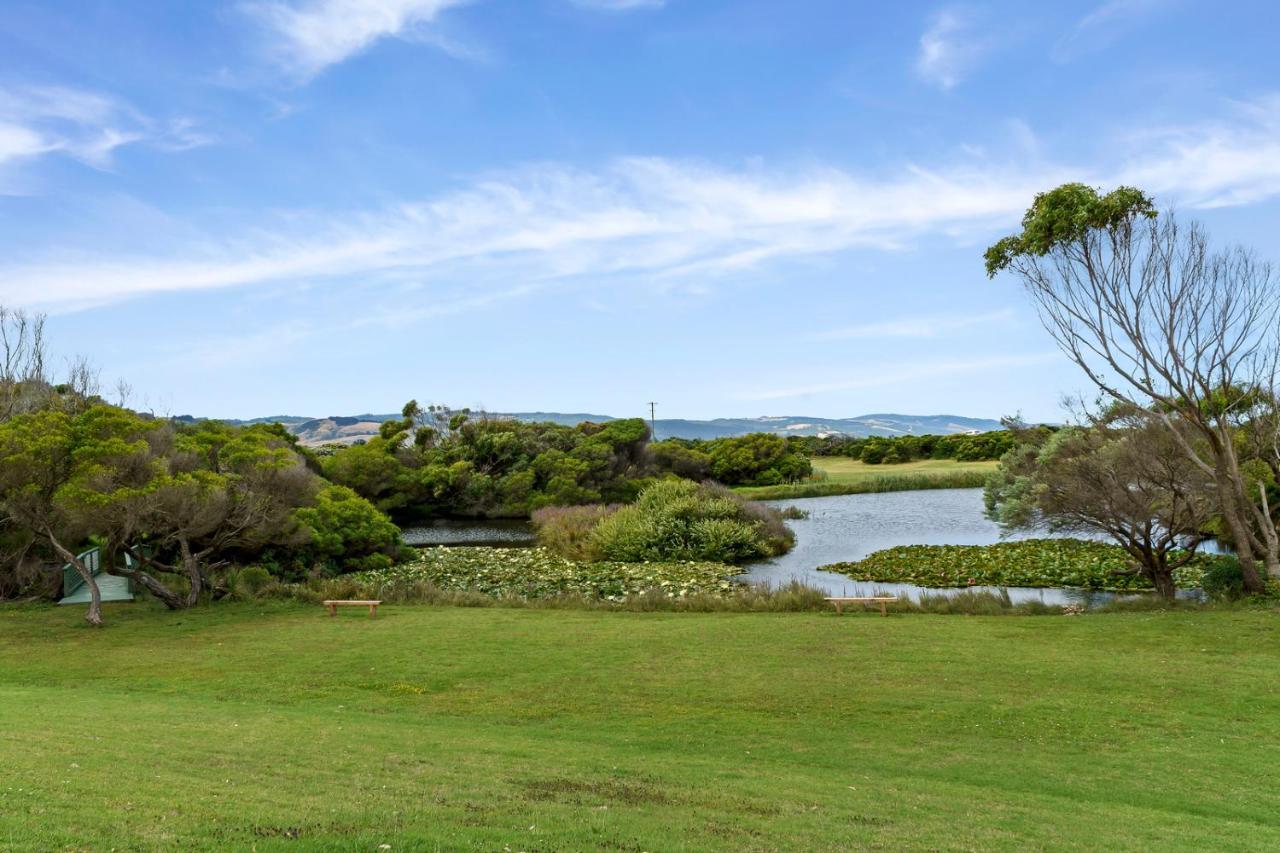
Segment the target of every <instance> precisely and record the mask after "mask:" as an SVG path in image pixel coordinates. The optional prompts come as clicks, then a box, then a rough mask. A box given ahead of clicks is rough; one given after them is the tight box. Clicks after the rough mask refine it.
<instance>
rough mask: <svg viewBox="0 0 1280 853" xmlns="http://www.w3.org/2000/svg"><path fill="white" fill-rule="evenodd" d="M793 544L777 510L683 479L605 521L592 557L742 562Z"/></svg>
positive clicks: (594, 535)
mask: <svg viewBox="0 0 1280 853" xmlns="http://www.w3.org/2000/svg"><path fill="white" fill-rule="evenodd" d="M790 545H791V537H790V531H789V530H787V528H786V525H784V524H783V523H782V520H781V517H780V516H779V515H778V513H777V511H776V510H773V509H771V508H768V507H765V506H763V505H761V504H747V503H745V502H744V501H743V500H742V499H740V498H739V497H737V496H736V495H734V494H733V493H732V492H730V491H728V490H727V489H724V488H720V487H714V486H710V485H698V484H696V483H691V482H688V481H683V480H668V481H663V482H659V483H655V484H654V485H652V486H650V487H649V488H647V489H645V490H644V491H643V492H642V493H641V494H640V497H639V498H638V499H637V500H636V502H635V503H634V504H632V505H630V506H626V507H623V508H621V509H619V510H617V511H616V512H613V513H611V514H609V515H607V516H605V517H604V518H602V519H601V520H600V521H599V522H598V523H597V524H596V526H595V528H594V529H593V530H592V532H591V534H590V549H591V551H592V553H594V554H596V555H597V556H598V557H599V558H600V559H606V560H617V561H622V562H640V561H646V560H713V561H719V562H726V563H740V562H743V561H746V560H750V559H754V558H757V557H765V556H770V555H772V554H777V553H781V552H782V551H785V550H787V548H789V547H790Z"/></svg>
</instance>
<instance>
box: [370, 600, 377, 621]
mask: <svg viewBox="0 0 1280 853" xmlns="http://www.w3.org/2000/svg"><path fill="white" fill-rule="evenodd" d="M377 616H378V605H376V604H370V605H369V618H370V619H376V618H377Z"/></svg>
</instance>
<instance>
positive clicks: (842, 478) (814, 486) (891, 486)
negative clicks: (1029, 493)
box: [735, 456, 999, 501]
mask: <svg viewBox="0 0 1280 853" xmlns="http://www.w3.org/2000/svg"><path fill="white" fill-rule="evenodd" d="M812 461H813V471H814V475H815V478H814V479H813V480H811V481H809V482H805V483H792V484H786V485H781V486H757V487H747V488H739V489H735V491H737V492H740V493H741V494H742V495H743V496H745V497H749V498H752V499H754V500H762V501H763V500H786V499H787V498H815V497H822V496H825V495H852V494H860V493H863V492H898V491H911V490H915V489H961V488H974V487H977V486H981V485H982V484H983V483H984V482H985V481H986V479H987V477H988V475H990V474H991V473H992V472H993V471H995V470H996V466H997V465H998V464H999V463H998V462H994V461H992V462H956V461H955V460H953V459H922V460H919V461H916V462H902V463H900V464H897V465H868V464H867V463H865V462H859V461H858V460H856V459H846V458H844V457H840V456H815V457H813V460H812Z"/></svg>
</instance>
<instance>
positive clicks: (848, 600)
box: [827, 595, 898, 616]
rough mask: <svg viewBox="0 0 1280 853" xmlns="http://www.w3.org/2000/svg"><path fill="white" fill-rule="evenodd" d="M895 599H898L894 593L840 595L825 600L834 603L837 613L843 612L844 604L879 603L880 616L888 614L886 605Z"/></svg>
mask: <svg viewBox="0 0 1280 853" xmlns="http://www.w3.org/2000/svg"><path fill="white" fill-rule="evenodd" d="M897 600H898V597H897V596H896V595H891V596H888V597H884V596H865V597H858V596H853V597H844V596H841V597H836V598H828V599H827V601H830V602H831V603H832V604H834V605H835V606H836V612H837V613H843V612H844V606H845V605H846V604H879V605H880V615H881V616H888V615H889V611H888V609H887V607H886V605H888V603H889V602H891V601H897Z"/></svg>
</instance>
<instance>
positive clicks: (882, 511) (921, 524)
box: [744, 489, 1181, 606]
mask: <svg viewBox="0 0 1280 853" xmlns="http://www.w3.org/2000/svg"><path fill="white" fill-rule="evenodd" d="M772 504H773V505H774V506H777V507H785V506H790V505H794V506H798V507H801V508H802V509H805V510H808V512H809V517H808V518H804V519H796V520H794V521H789V522H787V523H788V524H789V525H790V526H791V528H792V529H793V530H794V531H795V534H796V546H795V548H793V549H792V550H791V551H790V552H788V553H786V554H783V555H782V556H780V557H774V558H773V559H770V560H766V561H763V562H760V563H753V564H751V565H749V566H747V567H746V575H745V576H744V580H748V581H753V582H757V583H760V582H767V583H770V584H773V585H775V586H777V585H779V584H785V583H788V582H790V581H792V580H798V581H801V582H803V583H806V584H809V585H810V586H815V587H818V588H820V589H825V590H827V591H828V592H829V593H830V594H832V595H849V596H860V595H872V594H873V593H874V592H875V591H876V590H884V591H886V592H889V593H892V594H895V595H899V596H905V597H908V598H911V599H912V600H915V599H918V598H919V596H920V593H921V592H931V593H938V592H942V590H937V589H925V588H923V587H918V586H914V585H912V584H900V583H873V582H866V581H856V580H853V579H852V578H849V577H846V576H845V575H839V574H833V573H831V572H822V571H818V569H817V566H823V565H828V564H830V563H838V562H844V561H849V560H860V559H862V558H863V557H866V556H868V555H870V554H872V553H874V552H876V551H881V550H883V549H885V548H892V547H894V546H895V545H991V544H993V543H995V542H1000V541H1008V540H1013V539H1027V538H1031V537H1034V536H1039V537H1043V536H1046V535H1047V534H1045V533H1043V532H1036V533H1021V534H1012V535H1008V536H1003V537H1002V536H1001V534H1000V528H999V527H998V526H997V525H996V524H995V523H994V522H991V521H988V520H987V519H986V518H985V517H984V516H983V507H982V489H934V490H928V491H917V492H882V493H879V494H866V495H837V496H835V497H827V498H804V499H799V500H789V501H774V502H772ZM969 589H990V590H992V591H994V590H995V589H996V588H995V587H969ZM1008 590H1009V597H1010V598H1011V599H1012V600H1013V601H1014V602H1015V603H1016V602H1020V601H1042V602H1044V603H1045V604H1053V605H1063V604H1083V605H1085V606H1089V605H1092V604H1100V603H1102V602H1104V601H1107V600H1110V599H1112V598H1115V597H1116V595H1115V594H1114V593H1108V592H1089V591H1086V590H1075V589H1036V588H1030V587H1009V588H1008ZM1180 594H1181V593H1180Z"/></svg>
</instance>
